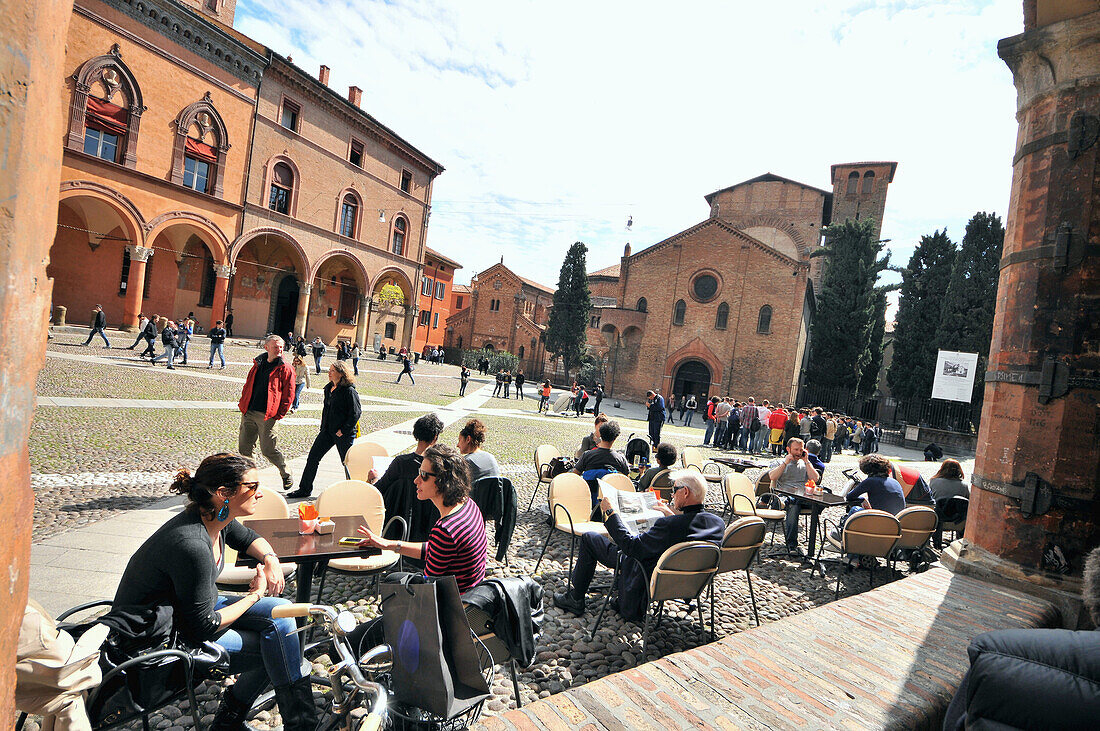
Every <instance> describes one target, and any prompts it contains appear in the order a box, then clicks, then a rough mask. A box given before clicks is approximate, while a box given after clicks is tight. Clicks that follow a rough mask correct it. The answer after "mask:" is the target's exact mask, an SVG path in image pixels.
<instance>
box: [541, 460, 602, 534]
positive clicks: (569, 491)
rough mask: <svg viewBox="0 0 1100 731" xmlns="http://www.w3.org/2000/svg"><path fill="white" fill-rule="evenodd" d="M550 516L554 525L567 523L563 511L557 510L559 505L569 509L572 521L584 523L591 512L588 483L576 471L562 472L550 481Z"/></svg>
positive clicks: (566, 524)
mask: <svg viewBox="0 0 1100 731" xmlns="http://www.w3.org/2000/svg"><path fill="white" fill-rule="evenodd" d="M548 492H549V499H550V517H551V518H553V519H554V523H555V524H556V525H564V526H568V525H569V518H568V517H566V515H565V512H564V511H562V510H558V509H557V507H556V506H558V505H561V506H562V507H564V508H565V509H566V510H568V511H569V517H571V518H572V519H573V523H574V524H576V523H584V522H587V521H588V518H589V516H590V515H591V514H592V492H591V490H589V489H588V483H587V482H585V480H584V478H583V477H581V476H580V475H578V474H577V473H576V472H563V473H561V474H560V475H558V476H557V477H555V478H554V479H553V480H551V481H550V488H549V490H548Z"/></svg>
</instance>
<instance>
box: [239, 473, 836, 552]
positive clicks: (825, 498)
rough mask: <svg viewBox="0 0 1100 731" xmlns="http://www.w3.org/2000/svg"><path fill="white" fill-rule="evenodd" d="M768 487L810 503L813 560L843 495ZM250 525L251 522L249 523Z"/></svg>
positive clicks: (792, 488)
mask: <svg viewBox="0 0 1100 731" xmlns="http://www.w3.org/2000/svg"><path fill="white" fill-rule="evenodd" d="M770 489H771V491H772V492H773V493H779V494H780V495H786V496H787V497H796V498H801V499H802V500H805V501H806V502H808V503H809V504H810V508H811V511H810V552H809V554H807V555H808V556H809V559H810V560H811V561H813V559H814V551H815V549H816V548H817V526H818V520H819V516H820V515H821V511H822V510H824V509H825V508H831V507H833V506H834V505H843V504H844V503H845V502H847V501H846V500H845V499H844V497H843V496H841V495H834V494H833V493H831V492H821V493H814V494H813V495H807V494H806V488H805V487H804V486H802V485H799V486H798V487H780V486H779V485H776V484H775V483H774V482H773V483H772V484H771V485H770ZM249 525H251V523H250V524H249Z"/></svg>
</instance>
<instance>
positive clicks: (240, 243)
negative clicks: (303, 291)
mask: <svg viewBox="0 0 1100 731" xmlns="http://www.w3.org/2000/svg"><path fill="white" fill-rule="evenodd" d="M261 236H277V237H279V238H280V239H282V240H283V241H284V242H285V243H286V244H287V245H288V246H289V247H290V248H291V250H292V251H293V252H294V253H295V254H297V256H298V259H299V260H298V261H297V262H295V263H296V264H299V265H301V276H303V277H304V276H306V274H307V272H309V257H308V256H306V250H305V249H304V248H303V247H302V245H301V244H300V243H299V242H298V240H297V239H296V238H294V237H293V236H291V235H290V234H289V233H287V232H286V231H284V230H282V229H281V228H274V227H271V226H261V227H259V228H254V229H251V230H249V231H245V232H244V233H243V234H241V235H240V236H238V237H237V240H236V241H234V242H233V243H232V245H230V247H229V261H230V264H234V265H235V264H236V263H237V257H238V256H240V254H241V249H243V248H244V246H245V244H247V243H248V242H250V241H252V240H253V239H256V238H259V237H261ZM295 268H296V269H297V268H298V267H295Z"/></svg>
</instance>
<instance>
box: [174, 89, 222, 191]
mask: <svg viewBox="0 0 1100 731" xmlns="http://www.w3.org/2000/svg"><path fill="white" fill-rule="evenodd" d="M228 150H229V140H228V138H227V135H226V130H225V124H224V123H223V122H222V119H221V116H220V115H219V114H218V110H217V109H215V108H214V105H213V104H212V103H211V101H210V94H209V93H208V94H207V95H206V96H204V97H203V98H202V99H201V100H199V101H197V102H195V103H194V104H190V105H188V106H186V107H184V109H183V111H181V112H180V113H179V116H178V117H176V137H175V142H174V145H173V150H172V175H171V180H172V182H173V183H175V184H177V185H183V186H185V187H188V188H190V189H191V190H197V191H198V192H200V193H207V194H209V195H214V196H218V197H221V195H222V178H223V173H224V170H225V155H226V152H227V151H228Z"/></svg>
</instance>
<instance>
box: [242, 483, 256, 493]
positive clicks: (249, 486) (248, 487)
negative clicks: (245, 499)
mask: <svg viewBox="0 0 1100 731" xmlns="http://www.w3.org/2000/svg"><path fill="white" fill-rule="evenodd" d="M237 489H238V491H242V490H243V491H244V492H256V491H257V490H259V489H260V483H259V482H241V483H238V484H237Z"/></svg>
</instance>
